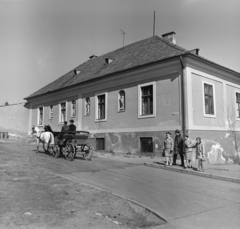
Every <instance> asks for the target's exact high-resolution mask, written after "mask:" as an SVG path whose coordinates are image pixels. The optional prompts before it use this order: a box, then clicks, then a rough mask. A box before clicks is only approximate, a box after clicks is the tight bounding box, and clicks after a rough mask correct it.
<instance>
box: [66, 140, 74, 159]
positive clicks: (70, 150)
mask: <svg viewBox="0 0 240 229" xmlns="http://www.w3.org/2000/svg"><path fill="white" fill-rule="evenodd" d="M74 155H75V148H74V145H73V144H72V143H70V142H68V143H67V144H66V147H65V157H66V159H67V160H69V161H72V160H73V158H74Z"/></svg>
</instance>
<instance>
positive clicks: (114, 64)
mask: <svg viewBox="0 0 240 229" xmlns="http://www.w3.org/2000/svg"><path fill="white" fill-rule="evenodd" d="M162 37H163V38H160V37H158V36H154V37H151V38H148V39H145V40H141V41H139V42H136V43H133V44H130V45H127V46H125V47H123V48H120V49H117V50H115V51H113V52H109V53H107V54H104V55H101V56H99V57H97V56H91V57H90V59H89V60H88V61H86V62H85V63H83V64H81V65H80V66H78V67H76V68H75V69H73V70H72V71H70V72H68V73H67V74H65V75H63V76H62V77H60V78H59V79H57V80H55V81H54V82H52V83H50V84H48V85H47V86H45V87H43V88H42V89H40V90H39V91H37V92H35V93H33V94H32V95H30V96H28V97H27V98H25V99H26V100H27V101H28V102H29V104H30V119H29V130H30V129H31V126H32V125H33V124H37V125H38V126H40V127H43V126H44V125H47V124H49V125H51V126H52V129H53V130H60V129H61V126H62V125H63V122H64V121H65V120H66V121H69V120H70V119H74V120H75V124H76V125H77V129H78V130H87V131H90V132H91V133H93V134H94V135H95V137H96V146H95V147H96V149H97V150H103V149H104V150H107V151H111V152H115V153H132V154H140V153H153V154H159V155H161V152H162V145H163V139H164V137H165V133H166V131H170V132H172V134H173V135H174V131H175V129H179V130H181V131H182V132H183V133H186V132H188V133H189V135H190V137H191V138H196V137H197V136H200V137H201V138H202V139H203V140H204V144H205V149H206V152H208V155H209V160H211V162H214V163H215V162H219V163H224V162H226V161H231V160H233V161H235V162H236V160H238V159H239V157H238V156H237V154H238V146H237V145H236V144H237V143H236V142H237V141H235V142H234V138H232V137H233V136H234V135H232V132H231V127H230V125H231V124H232V123H233V121H234V123H235V126H234V128H235V129H234V131H236V130H237V131H239V130H240V111H239V110H240V109H239V108H240V74H239V73H237V72H235V71H233V70H230V69H228V68H226V67H223V66H221V65H219V64H216V63H214V62H211V61H209V60H207V59H205V58H203V57H201V56H199V55H198V52H199V49H195V50H192V51H187V50H185V49H183V48H181V47H179V46H177V45H176V39H175V33H174V32H171V33H168V34H164V35H163V36H162ZM228 107H231V109H229V110H228V112H227V108H228ZM230 111H231V112H232V111H234V112H233V113H230ZM229 115H231V117H232V120H231V121H227V120H228V119H227V117H228V116H229ZM235 117H236V118H235ZM235 139H236V138H235ZM235 146H236V147H235Z"/></svg>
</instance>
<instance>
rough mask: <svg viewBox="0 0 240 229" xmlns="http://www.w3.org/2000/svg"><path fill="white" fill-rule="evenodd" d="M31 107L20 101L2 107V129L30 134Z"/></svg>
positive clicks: (0, 119)
mask: <svg viewBox="0 0 240 229" xmlns="http://www.w3.org/2000/svg"><path fill="white" fill-rule="evenodd" d="M28 121H29V107H28V104H25V103H18V104H10V105H7V106H1V107H0V131H1V132H8V133H15V134H19V135H23V136H27V135H28Z"/></svg>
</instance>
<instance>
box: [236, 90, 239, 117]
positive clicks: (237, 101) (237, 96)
mask: <svg viewBox="0 0 240 229" xmlns="http://www.w3.org/2000/svg"><path fill="white" fill-rule="evenodd" d="M236 108H237V118H240V93H238V92H236Z"/></svg>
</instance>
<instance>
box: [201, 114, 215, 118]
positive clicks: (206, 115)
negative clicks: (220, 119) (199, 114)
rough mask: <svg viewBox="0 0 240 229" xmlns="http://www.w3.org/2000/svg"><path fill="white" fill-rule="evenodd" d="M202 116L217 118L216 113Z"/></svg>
mask: <svg viewBox="0 0 240 229" xmlns="http://www.w3.org/2000/svg"><path fill="white" fill-rule="evenodd" d="M204 118H217V116H216V115H208V114H204Z"/></svg>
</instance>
